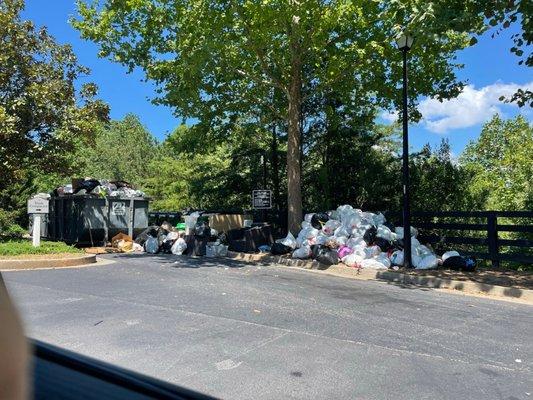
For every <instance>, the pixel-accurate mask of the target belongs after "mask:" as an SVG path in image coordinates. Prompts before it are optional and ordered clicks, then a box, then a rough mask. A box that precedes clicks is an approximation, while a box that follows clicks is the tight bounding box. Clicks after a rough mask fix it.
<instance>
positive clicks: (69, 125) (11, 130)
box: [0, 0, 108, 218]
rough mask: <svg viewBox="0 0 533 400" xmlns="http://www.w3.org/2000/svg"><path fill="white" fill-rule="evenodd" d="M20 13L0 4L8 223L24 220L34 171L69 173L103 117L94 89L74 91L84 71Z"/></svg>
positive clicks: (0, 192)
mask: <svg viewBox="0 0 533 400" xmlns="http://www.w3.org/2000/svg"><path fill="white" fill-rule="evenodd" d="M23 7H24V2H23V1H22V0H0V47H1V48H2V51H1V52H0V65H1V66H2V67H1V68H0V93H1V96H0V165H1V170H2V174H1V176H0V208H2V209H3V210H4V212H9V213H11V217H12V218H14V217H23V216H24V209H25V207H24V203H25V201H26V199H27V196H28V195H29V193H30V192H31V191H33V190H32V185H31V182H32V178H33V175H35V171H39V172H40V173H53V172H56V171H67V170H69V169H70V168H71V167H72V164H71V163H70V162H69V161H70V160H71V159H70V154H71V152H72V150H73V149H75V148H76V146H77V144H78V143H80V142H86V141H88V140H89V139H90V138H91V136H92V135H93V133H94V127H95V126H96V124H95V122H96V121H102V120H106V118H107V113H108V108H107V106H106V105H105V104H104V103H102V102H101V101H99V100H96V99H95V95H96V91H97V90H96V86H95V85H93V84H85V85H83V86H82V88H81V89H80V90H76V86H75V82H76V79H77V78H78V77H79V76H81V75H86V74H87V73H88V70H87V69H86V68H84V67H82V66H80V65H79V64H78V63H77V59H76V56H75V55H74V53H73V52H72V49H71V47H70V46H69V45H60V44H57V43H56V42H55V40H54V38H53V37H51V36H50V35H49V34H48V33H47V31H46V29H45V28H41V29H36V28H35V27H34V25H33V23H31V22H29V21H23V20H22V19H21V17H20V13H21V11H22V9H23Z"/></svg>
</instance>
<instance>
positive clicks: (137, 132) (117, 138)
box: [77, 114, 157, 185]
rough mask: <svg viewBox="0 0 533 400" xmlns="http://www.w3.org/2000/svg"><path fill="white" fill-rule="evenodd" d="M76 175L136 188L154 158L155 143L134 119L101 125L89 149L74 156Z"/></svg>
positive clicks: (127, 117) (139, 122)
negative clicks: (121, 182)
mask: <svg viewBox="0 0 533 400" xmlns="http://www.w3.org/2000/svg"><path fill="white" fill-rule="evenodd" d="M77 157H78V160H79V162H80V169H79V171H78V174H81V175H82V176H91V177H94V178H96V179H98V178H107V179H114V180H125V181H128V182H130V183H132V184H135V185H139V184H140V183H141V182H142V181H143V180H144V179H146V178H147V177H148V175H149V174H150V171H149V170H148V166H149V164H150V162H151V161H152V160H153V159H154V158H156V157H157V142H156V140H155V139H154V137H153V136H152V135H151V134H150V132H149V131H148V130H147V129H146V127H144V126H143V124H142V123H141V121H140V120H139V118H138V117H137V116H136V115H133V114H127V115H126V116H125V117H124V118H123V119H122V120H117V121H111V122H109V123H105V124H101V125H100V127H99V128H98V129H97V133H96V135H95V138H94V141H93V143H92V144H91V146H87V147H85V148H80V149H79V150H78V152H77Z"/></svg>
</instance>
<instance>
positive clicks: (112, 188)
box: [52, 178, 146, 198]
mask: <svg viewBox="0 0 533 400" xmlns="http://www.w3.org/2000/svg"><path fill="white" fill-rule="evenodd" d="M87 194H88V195H93V196H98V197H106V196H111V197H127V198H131V197H146V194H145V193H144V192H143V191H141V190H136V189H135V188H134V187H133V185H132V184H130V183H128V182H126V181H109V180H106V179H100V180H97V179H92V178H85V179H73V183H69V184H66V185H62V186H59V187H57V188H56V189H54V191H53V192H52V195H53V196H55V197H57V196H81V195H87Z"/></svg>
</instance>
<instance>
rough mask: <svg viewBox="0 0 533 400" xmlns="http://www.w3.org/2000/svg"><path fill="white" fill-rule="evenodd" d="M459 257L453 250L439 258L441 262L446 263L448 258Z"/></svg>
mask: <svg viewBox="0 0 533 400" xmlns="http://www.w3.org/2000/svg"><path fill="white" fill-rule="evenodd" d="M459 255H460V254H459V253H458V252H457V251H455V250H450V251H447V252H446V253H444V254H443V255H442V257H441V258H442V262H444V261H446V259H447V258H450V257H457V256H459Z"/></svg>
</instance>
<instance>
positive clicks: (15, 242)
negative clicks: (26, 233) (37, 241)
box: [0, 239, 83, 256]
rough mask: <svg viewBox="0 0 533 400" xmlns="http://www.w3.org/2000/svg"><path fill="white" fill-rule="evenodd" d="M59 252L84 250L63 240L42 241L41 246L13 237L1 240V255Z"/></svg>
mask: <svg viewBox="0 0 533 400" xmlns="http://www.w3.org/2000/svg"><path fill="white" fill-rule="evenodd" d="M59 253H83V250H80V249H77V248H75V247H73V246H69V245H66V244H65V243H63V242H47V241H41V246H40V247H33V246H32V242H31V241H29V240H25V239H11V240H3V241H0V256H19V255H23V254H59Z"/></svg>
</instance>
